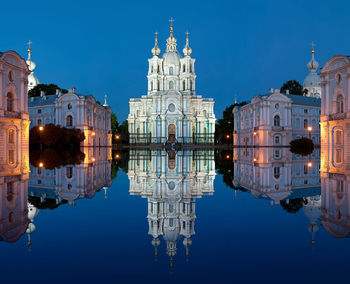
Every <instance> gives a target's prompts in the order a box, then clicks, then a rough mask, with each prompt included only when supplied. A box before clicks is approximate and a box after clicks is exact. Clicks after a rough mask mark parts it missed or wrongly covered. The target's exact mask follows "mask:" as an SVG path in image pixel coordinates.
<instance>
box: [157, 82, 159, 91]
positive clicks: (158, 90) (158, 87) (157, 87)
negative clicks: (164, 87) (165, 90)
mask: <svg viewBox="0 0 350 284" xmlns="http://www.w3.org/2000/svg"><path fill="white" fill-rule="evenodd" d="M157 90H158V91H159V90H160V83H159V80H158V81H157Z"/></svg>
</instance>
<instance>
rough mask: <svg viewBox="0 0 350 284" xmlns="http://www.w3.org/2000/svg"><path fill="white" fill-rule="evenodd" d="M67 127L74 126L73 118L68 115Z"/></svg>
mask: <svg viewBox="0 0 350 284" xmlns="http://www.w3.org/2000/svg"><path fill="white" fill-rule="evenodd" d="M66 126H67V127H70V126H73V117H72V116H71V115H68V116H67V118H66Z"/></svg>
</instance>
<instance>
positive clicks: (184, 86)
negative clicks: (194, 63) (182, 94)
mask: <svg viewBox="0 0 350 284" xmlns="http://www.w3.org/2000/svg"><path fill="white" fill-rule="evenodd" d="M182 89H183V90H185V89H186V82H185V81H182Z"/></svg>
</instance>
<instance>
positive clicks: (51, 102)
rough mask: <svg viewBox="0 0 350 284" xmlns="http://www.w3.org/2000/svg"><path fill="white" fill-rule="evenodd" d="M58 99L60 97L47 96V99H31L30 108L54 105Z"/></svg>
mask: <svg viewBox="0 0 350 284" xmlns="http://www.w3.org/2000/svg"><path fill="white" fill-rule="evenodd" d="M57 98H58V95H45V97H41V96H38V97H30V98H28V107H36V106H43V105H54V104H55V100H56V99H57Z"/></svg>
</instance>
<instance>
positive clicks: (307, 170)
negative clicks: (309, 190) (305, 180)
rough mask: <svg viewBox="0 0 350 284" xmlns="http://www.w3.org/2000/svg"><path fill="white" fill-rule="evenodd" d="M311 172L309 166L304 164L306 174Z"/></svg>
mask: <svg viewBox="0 0 350 284" xmlns="http://www.w3.org/2000/svg"><path fill="white" fill-rule="evenodd" d="M308 172H309V169H308V166H307V165H304V175H307V174H308Z"/></svg>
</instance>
